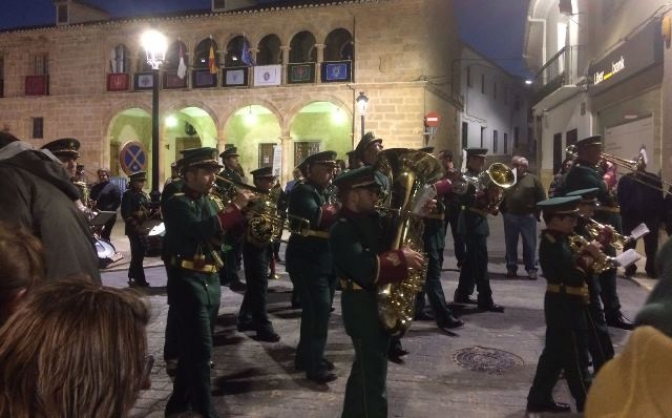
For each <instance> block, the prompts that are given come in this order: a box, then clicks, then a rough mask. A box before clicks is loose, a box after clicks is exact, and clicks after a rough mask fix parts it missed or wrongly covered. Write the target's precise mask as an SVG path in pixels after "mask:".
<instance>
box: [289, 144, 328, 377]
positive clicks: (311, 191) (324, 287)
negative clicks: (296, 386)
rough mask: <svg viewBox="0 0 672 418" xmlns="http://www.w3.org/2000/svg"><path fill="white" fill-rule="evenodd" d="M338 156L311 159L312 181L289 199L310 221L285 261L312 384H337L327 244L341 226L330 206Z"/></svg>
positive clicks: (299, 352) (299, 361)
mask: <svg viewBox="0 0 672 418" xmlns="http://www.w3.org/2000/svg"><path fill="white" fill-rule="evenodd" d="M335 158H336V152H335V151H324V152H319V153H317V154H314V155H311V156H309V157H307V158H306V159H305V160H304V161H303V162H302V163H301V167H302V169H303V171H304V173H305V174H306V180H305V181H304V182H303V183H300V184H297V185H296V186H294V188H293V189H292V191H291V193H290V194H289V202H288V214H289V215H292V216H297V217H299V218H304V219H307V220H309V221H310V230H308V231H306V233H307V235H305V236H304V235H299V234H296V233H293V234H292V235H291V236H290V237H289V242H288V243H287V251H286V255H285V259H286V267H287V272H288V273H289V274H290V276H291V278H292V282H293V283H295V284H296V286H297V287H298V290H299V295H300V300H301V307H302V310H301V331H300V338H299V344H298V346H297V348H296V357H295V359H294V365H295V367H296V369H297V370H305V371H306V376H307V377H308V379H310V380H312V381H314V382H317V383H327V382H330V381H333V380H334V379H336V375H335V374H334V373H331V372H330V370H332V369H333V363H331V362H330V361H328V360H326V359H325V358H324V350H325V346H326V343H327V332H328V325H329V314H330V311H331V303H332V298H333V294H334V290H335V288H336V277H335V276H334V274H333V266H332V259H331V253H330V252H329V246H328V241H327V239H328V238H329V232H328V231H329V227H331V225H332V224H333V223H334V221H336V212H337V207H336V206H335V205H333V204H329V203H327V198H328V196H327V186H329V184H330V182H331V179H332V177H333V173H334V167H335V166H336V162H335Z"/></svg>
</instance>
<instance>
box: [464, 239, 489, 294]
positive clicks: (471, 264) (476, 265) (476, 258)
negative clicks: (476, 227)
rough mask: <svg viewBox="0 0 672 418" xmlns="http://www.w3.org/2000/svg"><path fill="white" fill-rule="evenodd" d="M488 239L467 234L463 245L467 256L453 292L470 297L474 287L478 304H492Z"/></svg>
mask: <svg viewBox="0 0 672 418" xmlns="http://www.w3.org/2000/svg"><path fill="white" fill-rule="evenodd" d="M487 239H488V237H486V236H485V235H475V234H467V235H466V236H464V243H465V246H466V250H467V254H466V258H465V261H464V265H463V266H462V270H460V280H459V283H458V285H457V290H455V295H457V296H470V295H471V294H472V293H474V287H476V289H477V290H478V304H479V305H488V304H491V303H492V289H491V288H490V276H489V274H488V243H487Z"/></svg>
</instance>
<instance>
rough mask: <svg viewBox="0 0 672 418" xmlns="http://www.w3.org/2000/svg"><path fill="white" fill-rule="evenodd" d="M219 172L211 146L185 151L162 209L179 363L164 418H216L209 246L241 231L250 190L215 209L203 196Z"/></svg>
mask: <svg viewBox="0 0 672 418" xmlns="http://www.w3.org/2000/svg"><path fill="white" fill-rule="evenodd" d="M220 168H221V166H220V165H219V163H218V161H217V150H216V149H215V148H207V147H205V148H193V149H188V150H184V151H183V158H182V172H183V173H184V174H183V175H184V188H183V189H182V192H181V193H176V194H174V195H173V196H172V197H171V198H170V199H169V200H168V201H167V202H166V204H165V206H164V219H165V223H166V236H165V239H164V246H165V247H166V248H165V252H164V255H165V256H166V257H168V258H169V260H170V269H171V271H170V273H169V280H168V298H169V300H170V310H173V312H172V314H173V320H174V321H175V322H176V324H177V333H178V335H179V338H178V345H179V362H178V366H177V375H176V378H175V383H174V385H173V393H172V395H171V397H170V399H169V401H168V404H167V405H166V416H172V415H174V414H180V413H183V412H187V411H189V410H191V411H193V412H196V413H198V414H200V415H201V416H203V417H205V418H212V417H216V416H217V413H216V412H215V408H214V405H213V404H212V398H211V393H210V389H211V383H210V367H211V366H210V362H211V358H212V329H213V326H214V321H215V319H216V317H217V312H218V310H219V301H220V297H221V289H220V285H219V276H218V271H219V269H220V268H221V259H219V255H218V251H217V249H216V248H214V245H213V244H212V243H211V240H212V239H213V238H216V237H219V236H221V234H222V233H224V232H225V231H230V230H235V229H236V228H238V229H240V228H241V227H242V225H243V224H244V222H245V218H244V216H243V215H242V213H241V209H242V208H244V207H245V206H246V205H247V203H248V201H249V199H250V197H251V195H252V192H251V191H248V190H241V191H238V192H237V194H236V196H235V197H234V198H233V199H232V201H231V204H230V205H229V206H227V207H226V208H225V209H222V210H221V211H217V209H216V208H215V205H214V203H213V201H212V200H211V199H209V198H208V197H207V195H208V193H209V192H210V190H211V189H212V186H213V184H214V182H215V173H217V171H218V170H219V169H220Z"/></svg>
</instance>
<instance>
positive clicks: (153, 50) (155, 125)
mask: <svg viewBox="0 0 672 418" xmlns="http://www.w3.org/2000/svg"><path fill="white" fill-rule="evenodd" d="M140 43H141V44H142V47H143V48H145V52H146V53H147V64H149V65H150V67H152V191H151V193H150V194H149V196H150V198H151V199H152V202H154V203H158V202H159V199H160V198H161V192H160V191H159V68H160V67H161V64H163V63H164V61H165V60H166V49H168V42H167V40H166V37H165V36H163V34H162V33H161V32H159V31H157V30H155V29H150V30H148V31H147V32H145V33H143V34H142V38H141V39H140Z"/></svg>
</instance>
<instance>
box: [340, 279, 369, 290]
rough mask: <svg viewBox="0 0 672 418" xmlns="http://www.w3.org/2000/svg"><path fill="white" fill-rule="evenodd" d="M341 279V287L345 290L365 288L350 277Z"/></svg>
mask: <svg viewBox="0 0 672 418" xmlns="http://www.w3.org/2000/svg"><path fill="white" fill-rule="evenodd" d="M340 281H341V289H345V290H364V288H363V287H362V286H360V285H358V284H357V283H355V282H353V281H352V280H348V279H340Z"/></svg>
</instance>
